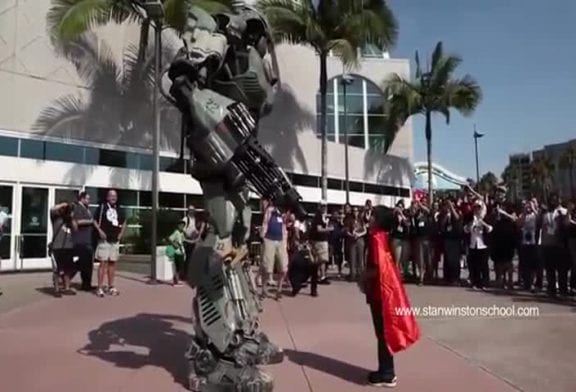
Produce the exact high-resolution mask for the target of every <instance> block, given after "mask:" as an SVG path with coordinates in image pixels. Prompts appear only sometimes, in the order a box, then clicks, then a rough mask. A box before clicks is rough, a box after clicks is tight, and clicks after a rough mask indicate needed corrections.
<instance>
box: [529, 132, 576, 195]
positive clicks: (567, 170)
mask: <svg viewBox="0 0 576 392" xmlns="http://www.w3.org/2000/svg"><path fill="white" fill-rule="evenodd" d="M532 159H533V160H534V159H544V160H546V161H547V162H548V164H549V166H550V168H551V176H550V179H549V181H550V189H551V190H552V191H553V192H557V193H558V194H559V195H560V196H561V197H562V198H564V199H566V200H567V199H574V198H575V197H576V176H575V174H574V171H575V170H576V139H573V140H569V141H567V142H564V143H556V144H548V145H546V146H544V147H543V148H542V149H541V150H537V151H533V152H532Z"/></svg>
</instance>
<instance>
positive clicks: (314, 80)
mask: <svg viewBox="0 0 576 392" xmlns="http://www.w3.org/2000/svg"><path fill="white" fill-rule="evenodd" d="M49 7H50V0H34V1H2V2H0V167H2V168H3V169H2V170H0V208H2V209H4V210H6V211H7V212H8V213H9V214H10V215H11V219H10V221H9V222H8V224H7V225H6V228H5V231H4V236H3V239H2V242H1V243H0V256H1V257H2V260H3V261H2V264H1V269H2V270H21V269H24V270H25V269H31V268H45V267H49V266H50V262H49V260H48V258H47V254H46V247H47V244H48V243H49V242H50V239H51V236H52V232H51V227H50V224H49V219H48V211H49V207H50V206H51V205H53V204H55V203H56V202H58V201H61V200H70V199H72V198H73V197H74V194H75V192H77V191H79V190H81V189H85V190H86V191H88V192H89V193H91V195H92V200H93V201H94V202H95V203H96V202H97V200H98V199H99V198H101V196H102V195H103V193H104V192H105V191H106V190H107V189H109V188H115V189H118V190H119V193H120V202H121V203H122V205H123V206H124V207H125V208H126V210H127V216H128V217H129V218H130V219H131V220H130V222H131V225H132V226H133V228H134V229H135V230H137V229H138V225H139V222H138V215H139V212H141V211H143V210H146V209H149V208H150V207H151V199H152V197H151V174H152V173H151V169H152V163H153V162H152V153H151V135H152V125H153V121H152V111H151V107H150V104H151V99H150V95H149V92H150V89H151V86H145V88H143V89H141V90H138V89H131V87H130V85H129V82H130V80H132V79H134V75H135V73H136V67H135V64H134V59H135V56H134V54H135V52H134V48H135V46H136V45H137V43H138V36H139V35H138V34H139V29H138V26H134V25H128V24H127V25H110V26H106V27H104V28H100V29H98V30H97V31H95V32H94V34H88V35H87V36H86V37H85V38H84V39H83V40H82V42H81V43H79V44H77V45H76V46H74V47H71V48H70V47H68V48H67V49H66V50H64V51H56V50H55V48H54V45H53V44H52V42H51V41H50V39H49V37H48V35H47V34H46V31H47V27H46V15H47V12H48V9H49ZM163 40H164V43H165V46H166V49H165V51H166V52H167V55H166V59H165V61H169V59H170V55H171V54H173V53H175V50H177V49H178V46H179V42H178V40H177V39H176V37H175V36H174V35H173V34H172V33H170V31H165V32H164V33H163ZM151 41H152V40H151ZM277 53H278V60H279V66H280V72H281V75H280V76H281V88H280V90H279V92H278V95H277V98H276V102H275V107H274V110H273V112H272V113H271V115H269V116H268V117H266V118H264V119H263V120H262V122H261V127H260V130H259V137H260V139H261V141H262V142H263V144H264V145H265V146H266V148H267V149H268V150H269V151H270V152H271V153H272V155H273V156H274V158H275V159H276V160H277V161H278V163H279V164H280V165H281V166H282V167H283V168H284V169H285V171H286V172H287V173H288V175H289V176H290V177H291V179H292V181H293V182H294V184H295V185H296V186H297V188H298V190H299V191H300V193H301V194H302V196H303V198H304V200H305V202H306V203H307V204H306V206H307V208H308V209H309V210H310V211H313V209H314V208H315V206H316V204H317V203H318V201H319V200H320V197H321V192H320V188H319V186H320V172H321V166H320V140H319V138H318V135H317V120H318V113H317V105H318V86H319V77H318V75H319V63H318V59H317V57H316V56H315V54H314V53H313V52H312V51H311V50H310V49H308V48H304V47H295V46H287V45H281V46H279V47H278V48H277ZM363 56H364V57H363V58H362V61H361V66H360V67H359V68H358V69H357V70H354V71H353V72H351V73H350V77H351V80H352V81H351V83H350V84H349V85H346V90H347V91H346V93H344V86H345V85H344V84H343V83H342V74H343V69H342V65H341V63H340V62H339V61H338V60H337V59H336V58H330V59H329V64H328V74H329V79H330V86H331V88H330V91H329V95H328V99H329V108H328V136H329V140H330V142H329V145H328V177H329V181H328V187H329V190H328V202H329V203H330V204H333V205H339V204H342V203H344V201H345V192H344V173H345V167H344V158H343V157H344V144H343V141H344V140H343V129H344V127H345V126H346V127H348V134H349V142H350V151H349V157H350V159H349V161H350V166H349V167H350V181H351V182H350V190H351V194H350V199H351V202H352V203H353V204H363V203H364V201H365V200H366V199H372V200H373V202H375V203H376V204H380V203H384V204H392V203H394V202H395V201H396V200H397V199H399V198H408V197H410V184H411V181H412V176H413V174H412V169H411V163H410V162H411V159H412V130H411V123H410V122H408V123H407V124H406V126H405V127H403V128H402V129H401V130H400V131H399V132H398V134H397V135H396V136H395V137H394V138H390V137H384V136H383V135H382V132H381V131H382V119H383V117H382V107H381V102H382V100H383V94H382V90H381V89H380V87H379V85H381V82H382V81H383V80H384V79H385V78H386V77H387V76H388V75H389V74H390V73H392V72H395V73H398V74H400V75H402V76H408V74H409V61H408V60H399V59H390V58H388V56H387V55H386V54H385V53H382V52H379V51H377V50H373V48H372V50H370V49H366V50H365V51H363ZM149 68H150V69H147V71H149V72H151V70H152V68H151V67H149ZM136 76H137V75H136ZM344 107H346V111H345V110H344ZM161 112H162V138H161V160H160V170H161V173H160V185H159V186H160V197H159V202H160V207H161V208H167V209H172V210H177V211H180V210H181V211H184V210H185V208H186V206H187V205H189V204H194V205H196V206H197V207H200V208H201V206H202V198H201V189H200V186H199V184H198V183H197V182H196V181H195V180H194V179H192V178H191V177H190V176H189V175H188V174H187V173H188V171H189V169H188V163H189V160H188V155H187V152H184V154H181V138H180V123H179V115H178V113H177V112H176V111H175V110H174V109H173V108H171V107H170V106H169V105H168V104H167V103H164V104H163V106H162V109H161ZM344 112H346V115H344ZM181 158H182V159H181ZM254 207H255V208H257V202H256V201H255V202H254Z"/></svg>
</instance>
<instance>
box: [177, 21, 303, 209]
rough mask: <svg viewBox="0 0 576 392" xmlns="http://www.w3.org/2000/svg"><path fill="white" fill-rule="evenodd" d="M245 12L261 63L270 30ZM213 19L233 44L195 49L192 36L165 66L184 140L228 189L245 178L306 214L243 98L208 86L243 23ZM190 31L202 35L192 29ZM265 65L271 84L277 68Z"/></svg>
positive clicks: (262, 192) (265, 193)
mask: <svg viewBox="0 0 576 392" xmlns="http://www.w3.org/2000/svg"><path fill="white" fill-rule="evenodd" d="M250 12H253V11H250ZM249 15H250V18H249V19H248V22H247V23H246V26H248V28H250V26H256V27H253V28H251V29H248V28H246V27H245V32H246V34H244V36H243V37H244V39H245V40H246V41H247V42H249V44H248V46H249V47H253V48H255V49H256V50H258V53H260V55H261V56H262V58H261V61H262V62H263V63H264V64H265V61H264V57H263V56H264V51H263V48H262V46H265V45H266V44H265V43H263V38H266V37H268V35H265V33H264V32H263V31H261V30H262V29H259V28H258V27H257V26H260V25H259V24H258V23H256V22H258V19H256V17H255V16H254V15H253V14H252V13H251V14H249ZM216 21H217V24H218V25H220V26H224V25H225V26H226V28H227V29H228V30H230V31H232V32H233V34H228V36H227V39H228V44H230V45H231V46H228V45H220V48H221V50H224V51H225V52H224V53H220V54H219V52H218V51H214V50H212V51H210V50H207V49H206V48H200V49H199V48H197V45H198V42H195V43H194V45H195V46H194V49H193V50H190V48H183V50H181V51H180V52H179V54H178V55H177V56H176V58H175V60H174V61H173V62H172V64H171V66H170V69H169V71H168V76H169V78H170V80H171V81H172V86H171V88H170V96H171V98H172V101H173V102H174V104H175V105H176V106H177V107H178V109H179V110H180V111H181V112H182V114H183V116H184V121H185V122H186V125H187V130H188V135H187V138H188V145H189V147H190V148H191V150H192V153H193V155H194V157H195V159H196V160H197V161H198V162H200V163H201V164H202V167H203V169H204V170H203V171H204V172H206V173H210V175H211V176H215V175H217V176H220V177H224V178H225V179H226V183H227V184H228V186H229V187H230V188H231V189H234V188H236V187H241V186H243V185H244V184H245V183H248V184H250V185H251V186H252V188H253V189H254V190H255V191H256V192H257V193H259V194H260V195H261V196H264V197H268V198H270V199H272V200H273V201H274V202H275V204H276V205H277V206H279V207H280V208H282V207H284V208H290V209H291V210H293V211H294V213H295V214H296V216H297V218H298V219H302V218H303V217H304V216H306V211H305V210H304V208H303V207H302V205H301V204H300V202H301V196H300V195H299V194H298V192H297V191H296V189H295V188H294V187H293V186H292V184H291V182H290V180H289V179H288V177H287V176H286V174H285V173H284V171H283V170H282V169H281V168H280V167H279V166H278V164H276V162H275V161H274V159H273V158H272V156H270V154H269V153H268V152H267V151H266V150H265V149H264V148H263V147H262V146H261V145H260V143H259V142H258V140H257V139H256V136H255V135H256V127H257V121H256V119H255V118H254V115H253V114H252V113H251V111H250V110H249V108H248V107H247V106H246V105H245V104H244V103H243V102H239V101H238V100H237V99H235V98H236V96H235V95H232V94H225V93H223V92H222V91H215V89H213V88H212V84H211V82H210V81H211V80H213V79H214V78H215V77H217V76H218V75H220V74H221V71H222V70H223V68H224V67H225V64H223V61H224V60H225V59H226V56H228V52H227V51H228V50H231V51H234V48H236V47H237V45H238V42H237V41H238V39H239V37H240V34H238V31H239V30H241V29H242V27H241V26H240V27H239V24H238V23H237V22H238V21H235V22H234V23H232V21H228V22H227V21H226V19H225V18H218V17H216ZM251 21H252V22H251ZM254 21H256V22H254ZM251 23H253V24H251ZM263 23H264V22H263ZM240 25H241V24H240ZM263 26H266V25H263ZM220 29H222V27H221V28H220ZM219 31H221V30H219ZM253 32H257V33H255V34H253ZM210 34H211V37H219V36H222V37H223V36H224V35H222V34H221V33H219V32H210ZM194 36H202V35H198V34H196V33H194ZM204 42H207V43H211V44H210V45H212V46H211V47H212V48H214V47H216V46H215V45H213V43H214V42H220V41H219V39H216V41H214V39H212V38H208V37H205V39H204ZM194 53H200V54H199V55H194ZM207 53H208V54H207ZM264 68H265V69H266V78H267V79H268V80H269V79H274V80H269V82H270V84H272V83H274V84H276V83H277V81H278V79H277V76H276V75H277V74H275V72H274V70H273V69H272V68H270V67H268V68H266V67H264ZM242 87H243V85H242V84H241V83H238V85H237V88H238V89H241V88H242ZM226 91H228V90H226ZM247 94H248V93H247Z"/></svg>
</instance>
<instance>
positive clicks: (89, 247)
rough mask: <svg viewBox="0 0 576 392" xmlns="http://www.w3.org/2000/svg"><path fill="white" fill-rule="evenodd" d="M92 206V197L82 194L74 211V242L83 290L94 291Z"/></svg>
mask: <svg viewBox="0 0 576 392" xmlns="http://www.w3.org/2000/svg"><path fill="white" fill-rule="evenodd" d="M89 204H90V195H89V194H88V193H86V192H80V194H79V195H78V202H77V203H75V204H74V207H73V209H72V225H73V228H74V230H73V231H72V242H73V243H74V255H75V256H77V257H78V269H79V270H80V278H81V279H82V286H81V290H83V291H91V290H92V270H93V268H94V263H93V258H94V245H93V244H92V242H93V237H92V234H93V229H94V219H93V217H92V213H91V212H90V210H89V209H88V206H89Z"/></svg>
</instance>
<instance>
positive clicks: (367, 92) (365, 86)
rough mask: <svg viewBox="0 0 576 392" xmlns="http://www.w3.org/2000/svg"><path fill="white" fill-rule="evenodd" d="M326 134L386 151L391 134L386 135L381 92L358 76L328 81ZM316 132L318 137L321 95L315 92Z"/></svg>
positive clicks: (334, 138) (334, 139)
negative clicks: (346, 136)
mask: <svg viewBox="0 0 576 392" xmlns="http://www.w3.org/2000/svg"><path fill="white" fill-rule="evenodd" d="M326 99H327V112H326V134H327V137H328V140H330V141H337V142H339V143H344V142H345V136H344V135H345V134H347V135H348V144H349V145H351V146H355V147H360V148H366V149H367V148H373V149H378V150H381V151H382V152H386V151H387V149H388V147H389V144H390V142H391V139H392V138H393V135H390V137H388V135H387V134H386V116H385V114H384V95H383V94H382V91H381V90H380V88H379V87H378V86H377V85H376V84H374V83H372V82H371V81H369V80H367V79H365V78H363V77H361V76H357V75H347V77H346V78H343V77H342V76H338V77H336V78H334V79H332V80H330V81H329V82H328V91H327V95H326ZM316 106H317V116H318V128H317V130H318V131H317V134H318V136H320V129H321V128H320V123H319V119H320V94H318V95H317V105H316Z"/></svg>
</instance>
